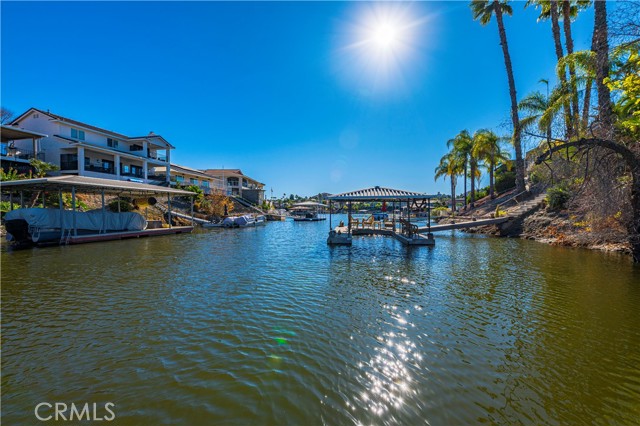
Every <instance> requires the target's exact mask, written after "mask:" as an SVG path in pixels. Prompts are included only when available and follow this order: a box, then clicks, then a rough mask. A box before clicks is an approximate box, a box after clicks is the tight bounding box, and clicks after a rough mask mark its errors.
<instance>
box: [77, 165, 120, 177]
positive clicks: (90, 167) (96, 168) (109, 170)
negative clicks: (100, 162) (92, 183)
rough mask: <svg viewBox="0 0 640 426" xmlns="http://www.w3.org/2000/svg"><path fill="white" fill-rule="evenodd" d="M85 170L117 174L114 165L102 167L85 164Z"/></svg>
mask: <svg viewBox="0 0 640 426" xmlns="http://www.w3.org/2000/svg"><path fill="white" fill-rule="evenodd" d="M84 170H85V171H87V172H98V173H106V174H109V175H115V174H116V171H115V169H114V168H113V167H100V166H95V165H93V164H85V165H84Z"/></svg>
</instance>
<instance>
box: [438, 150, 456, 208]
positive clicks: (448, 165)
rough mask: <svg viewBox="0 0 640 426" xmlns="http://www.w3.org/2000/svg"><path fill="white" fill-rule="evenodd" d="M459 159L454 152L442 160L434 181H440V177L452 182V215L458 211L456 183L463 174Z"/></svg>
mask: <svg viewBox="0 0 640 426" xmlns="http://www.w3.org/2000/svg"><path fill="white" fill-rule="evenodd" d="M460 166H461V165H460V162H459V161H458V157H457V156H456V155H455V153H454V152H453V151H451V152H448V153H447V154H445V155H444V156H443V157H442V158H441V159H440V164H438V167H436V170H435V172H436V175H435V178H434V180H438V178H440V177H444V178H445V179H446V178H447V177H448V178H449V180H450V181H451V213H455V211H456V183H457V181H458V175H459V174H460V173H461V172H462V167H460Z"/></svg>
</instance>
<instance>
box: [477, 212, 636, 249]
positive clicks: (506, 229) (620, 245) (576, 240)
mask: <svg viewBox="0 0 640 426" xmlns="http://www.w3.org/2000/svg"><path fill="white" fill-rule="evenodd" d="M466 232H470V233H478V234H486V235H493V236H500V237H516V238H518V237H519V238H525V239H528V240H534V241H538V242H541V243H545V244H551V245H559V246H567V247H582V248H587V249H592V250H603V251H610V252H621V253H630V247H629V243H628V242H627V239H626V233H625V232H624V229H623V228H622V227H621V226H619V225H618V224H615V223H610V224H600V225H599V226H595V225H593V224H591V223H589V222H588V221H586V220H585V219H584V218H581V217H578V216H577V215H574V214H571V213H570V212H568V211H561V212H555V211H550V210H547V209H546V208H545V207H540V208H539V209H537V210H535V211H533V212H532V213H531V214H529V215H527V216H525V217H522V218H514V219H513V220H511V221H509V222H506V223H505V224H502V225H492V226H483V227H478V228H472V229H469V230H467V231H466Z"/></svg>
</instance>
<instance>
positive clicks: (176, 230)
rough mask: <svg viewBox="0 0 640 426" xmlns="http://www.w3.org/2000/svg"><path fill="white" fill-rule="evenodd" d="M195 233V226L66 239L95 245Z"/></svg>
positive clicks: (69, 241)
mask: <svg viewBox="0 0 640 426" xmlns="http://www.w3.org/2000/svg"><path fill="white" fill-rule="evenodd" d="M191 231H193V226H174V227H172V228H156V229H145V230H142V231H125V232H108V233H105V234H87V235H76V236H70V237H68V238H66V239H65V240H66V242H67V243H68V244H84V243H95V242H98V241H114V240H126V239H130V238H144V237H156V236H159V235H175V234H185V233H187V234H188V233H190V232H191Z"/></svg>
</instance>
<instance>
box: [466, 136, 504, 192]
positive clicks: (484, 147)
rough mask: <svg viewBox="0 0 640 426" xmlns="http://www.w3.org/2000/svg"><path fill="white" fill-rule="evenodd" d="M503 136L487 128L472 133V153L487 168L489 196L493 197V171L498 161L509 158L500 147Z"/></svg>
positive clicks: (502, 161) (501, 161)
mask: <svg viewBox="0 0 640 426" xmlns="http://www.w3.org/2000/svg"><path fill="white" fill-rule="evenodd" d="M503 140H504V139H503V138H500V137H498V135H496V134H495V133H494V132H492V131H491V130H487V129H481V130H478V131H477V132H475V133H474V135H473V141H474V144H473V155H474V157H476V158H478V159H480V160H481V161H482V162H483V163H484V164H485V167H486V168H487V169H488V170H489V196H490V197H491V199H494V198H495V194H494V192H495V190H494V187H495V180H494V171H495V169H496V166H497V165H498V163H504V162H506V161H508V160H509V154H508V153H507V152H506V151H504V150H503V149H502V147H501V142H502V141H503Z"/></svg>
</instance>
